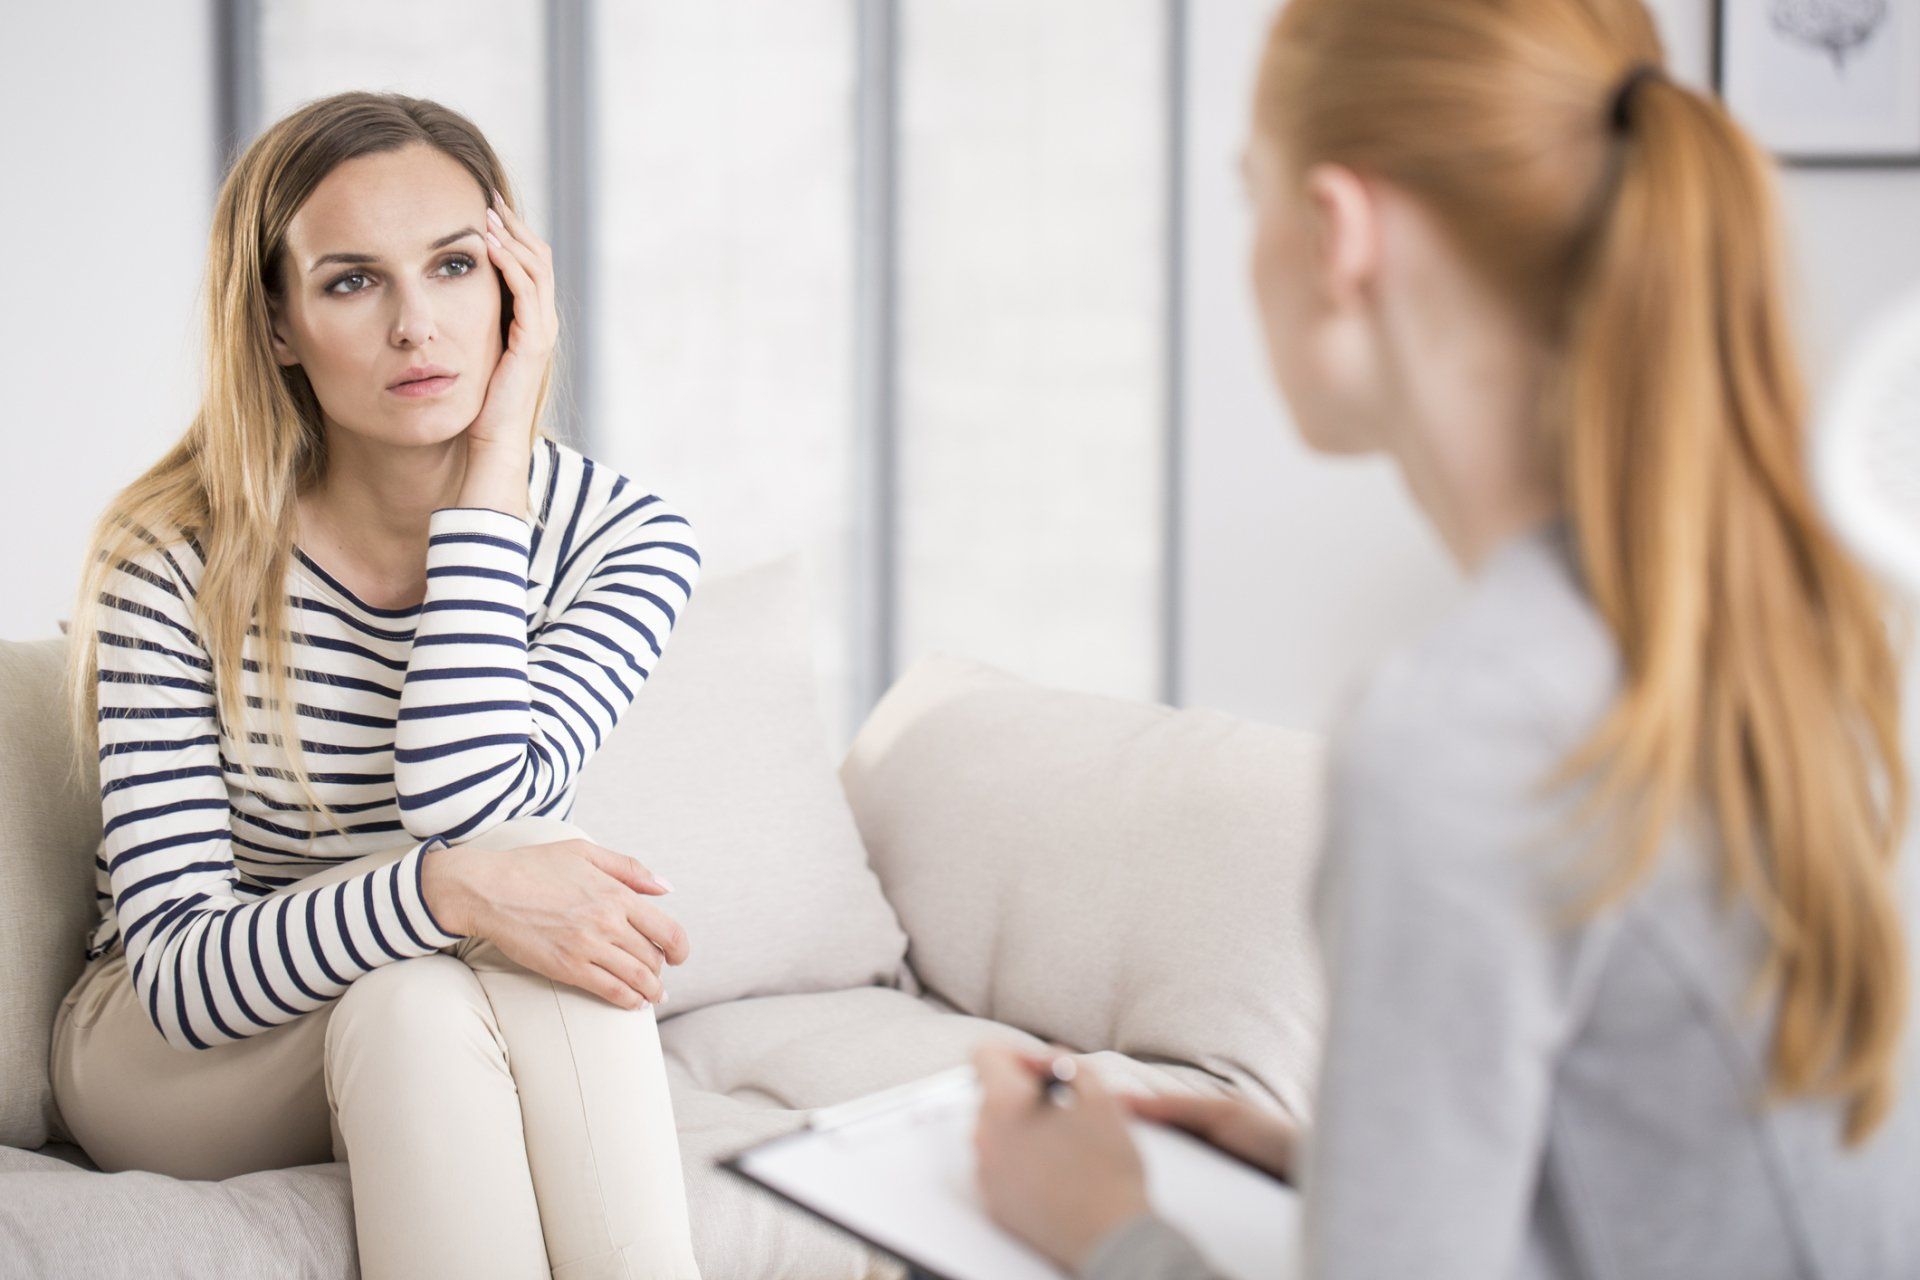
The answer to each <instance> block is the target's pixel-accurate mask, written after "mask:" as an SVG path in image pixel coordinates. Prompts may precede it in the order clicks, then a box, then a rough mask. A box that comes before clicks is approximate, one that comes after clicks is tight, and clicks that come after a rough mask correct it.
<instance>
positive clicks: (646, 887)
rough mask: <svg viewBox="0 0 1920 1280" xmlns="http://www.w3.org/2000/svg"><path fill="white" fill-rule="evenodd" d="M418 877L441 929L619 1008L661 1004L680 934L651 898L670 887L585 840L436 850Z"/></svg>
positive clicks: (677, 957)
mask: <svg viewBox="0 0 1920 1280" xmlns="http://www.w3.org/2000/svg"><path fill="white" fill-rule="evenodd" d="M421 880H422V891H423V894H424V896H425V897H426V899H427V906H428V908H429V909H430V910H431V911H432V912H433V914H434V916H435V917H436V918H438V919H439V920H440V922H441V923H442V924H443V925H444V926H445V927H446V928H447V930H448V931H449V932H452V933H461V934H467V935H469V936H477V937H481V938H485V939H487V940H488V941H489V942H492V943H493V944H494V946H496V947H498V948H499V949H500V951H501V952H502V953H503V954H504V955H506V956H507V957H508V958H509V959H511V960H513V961H514V962H515V963H517V964H519V965H521V966H522V967H523V968H526V969H530V970H532V971H533V972H535V973H538V974H542V975H544V976H546V977H549V978H552V979H554V980H555V981H557V982H565V983H567V984H569V985H570V986H575V987H579V988H580V989H581V990H583V991H589V992H592V993H593V994H595V995H598V996H600V997H602V998H603V999H605V1000H607V1001H608V1002H609V1003H612V1004H617V1005H619V1006H621V1007H622V1008H628V1009H633V1008H638V1007H639V1006H640V1005H641V1003H643V1002H645V1003H650V1004H659V1003H662V1002H663V1001H664V1000H665V999H666V988H665V987H664V986H663V985H662V981H661V977H662V972H661V971H662V969H663V968H664V967H665V966H666V965H669V964H681V963H684V962H685V960H686V958H687V955H688V948H687V935H686V930H684V929H682V928H681V927H680V925H679V923H678V922H677V921H675V920H674V919H673V917H671V916H669V915H668V914H667V913H666V912H665V911H662V910H661V909H660V908H659V907H658V906H656V905H654V903H653V902H652V901H651V898H652V897H653V896H656V895H659V894H663V893H666V892H667V891H668V886H667V885H666V884H664V883H662V882H661V881H660V880H659V879H658V878H656V877H655V876H654V874H653V873H652V872H651V871H649V870H648V869H647V868H646V867H645V866H642V865H641V863H640V862H639V860H638V859H636V858H633V857H630V856H628V855H627V854H624V853H616V852H614V851H613V850H611V849H607V848H603V847H602V846H600V845H597V844H594V843H593V842H592V841H589V840H555V841H551V842H549V843H546V844H534V845H523V846H521V847H520V848H516V849H475V848H470V847H465V846H461V845H453V846H450V847H448V848H445V849H436V850H434V851H432V852H430V853H428V854H427V855H426V863H425V865H424V866H423V867H422V869H421Z"/></svg>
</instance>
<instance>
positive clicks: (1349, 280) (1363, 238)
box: [1305, 163, 1380, 310]
mask: <svg viewBox="0 0 1920 1280" xmlns="http://www.w3.org/2000/svg"><path fill="white" fill-rule="evenodd" d="M1305 191H1306V197H1307V207H1308V209H1309V210H1310V217H1311V219H1312V227H1313V249H1314V254H1313V258H1314V275H1315V284H1316V286H1317V287H1318V290H1319V292H1320V294H1321V297H1322V299H1323V301H1325V302H1326V303H1327V304H1328V305H1329V306H1330V307H1332V308H1334V309H1336V310H1345V309H1348V308H1350V307H1354V306H1357V305H1359V303H1360V301H1361V299H1362V297H1363V296H1364V295H1365V293H1366V292H1367V290H1368V289H1369V288H1370V287H1371V286H1372V283H1373V277H1374V274H1375V272H1377V271H1378V269H1379V265H1380V217H1379V207H1378V205H1377V204H1376V202H1375V199H1374V194H1373V192H1372V190H1371V189H1369V188H1368V186H1367V184H1366V182H1365V181H1364V180H1363V179H1362V178H1361V177H1360V175H1359V174H1357V173H1355V172H1354V171H1353V170H1352V169H1349V168H1347V167H1346V166H1345V165H1339V164H1330V163H1322V164H1316V165H1314V166H1313V167H1312V168H1311V169H1309V170H1308V171H1307V175H1306V182H1305Z"/></svg>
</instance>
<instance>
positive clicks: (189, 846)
mask: <svg viewBox="0 0 1920 1280" xmlns="http://www.w3.org/2000/svg"><path fill="white" fill-rule="evenodd" d="M191 599H192V591H191V588H190V587H189V585H188V584H187V582H186V579H185V578H184V576H183V575H182V574H181V573H180V571H179V568H178V564H177V562H176V561H175V560H174V558H173V557H172V555H171V553H169V552H167V551H166V550H164V549H161V548H158V547H156V548H155V549H154V550H153V551H152V552H149V553H147V554H144V555H142V556H140V557H138V558H137V559H136V560H134V561H127V560H122V561H120V562H119V563H118V564H117V565H116V567H115V569H114V570H113V571H112V572H111V573H109V575H108V577H107V580H106V585H105V586H104V587H103V589H102V591H101V594H100V601H101V603H102V605H103V606H104V608H103V610H102V613H101V619H102V621H101V624H100V628H99V629H98V630H97V631H96V632H95V637H96V640H97V653H98V675H97V689H98V694H99V710H98V712H97V724H98V726H99V735H100V805H101V821H102V828H103V845H102V850H101V857H102V858H103V860H104V862H105V864H106V871H107V878H108V884H109V888H110V891H111V894H112V897H113V910H114V914H115V917H116V919H117V920H118V923H119V932H120V936H121V940H122V944H123V946H124V947H125V950H126V954H127V962H128V971H129V973H130V975H131V977H132V980H133V985H134V990H135V992H136V993H137V995H138V997H139V999H140V1003H141V1004H142V1005H143V1006H144V1007H145V1008H146V1010H147V1015H148V1017H149V1018H151V1019H152V1021H153V1025H154V1027H155V1029H156V1030H158V1031H159V1033H160V1034H161V1036H163V1037H164V1038H165V1039H166V1041H167V1043H168V1044H171V1045H173V1046H174V1047H175V1048H179V1049H205V1048H210V1047H212V1046H213V1045H216V1044H222V1043H227V1042H230V1041H234V1040H239V1039H243V1038H245V1037H247V1036H251V1035H255V1034H258V1033H259V1032H262V1031H266V1030H268V1029H270V1028H272V1027H275V1026H278V1025H280V1024H282V1023H286V1022H291V1021H292V1020H293V1019H295V1018H297V1017H299V1016H300V1015H301V1014H303V1013H308V1012H311V1011H312V1010H314V1009H316V1008H319V1007H320V1006H322V1005H324V1004H326V1003H327V1002H328V1001H329V1000H332V999H334V998H335V997H337V996H339V995H340V994H341V993H342V992H344V991H345V990H346V989H347V987H348V985H349V984H351V983H352V982H353V981H354V979H356V978H358V977H361V976H362V975H364V974H366V973H368V972H369V971H371V970H372V969H375V968H377V967H379V966H381V965H385V964H388V963H390V962H392V961H395V960H404V959H409V958H412V957H415V956H424V955H428V954H431V953H432V952H434V951H436V950H438V949H440V948H441V947H444V946H449V945H451V944H453V943H455V942H458V941H459V940H460V939H461V937H462V935H460V934H456V933H449V932H447V931H446V930H444V929H442V928H441V927H440V926H439V924H438V923H437V922H436V921H435V920H434V918H433V913H432V912H430V911H429V910H428V909H427V904H426V900H425V898H423V897H422V896H421V879H420V876H421V870H422V867H421V859H422V858H423V857H424V856H425V854H426V852H427V851H428V850H430V849H433V848H435V847H439V846H440V845H443V844H444V843H445V842H444V841H428V842H426V843H423V844H420V845H417V846H415V847H414V848H412V849H410V850H408V851H407V853H406V854H405V855H404V856H402V857H401V858H400V859H399V860H398V861H395V862H392V863H389V864H387V865H386V866H383V867H380V868H377V869H376V870H373V871H370V872H366V873H364V874H362V875H359V876H355V877H352V878H349V879H346V880H341V881H337V882H335V883H332V884H328V885H324V886H321V887H319V888H315V889H309V890H300V891H286V892H282V893H278V894H275V895H272V896H270V897H266V898H261V899H258V900H254V901H245V902H243V901H242V900H241V899H240V897H239V896H237V894H236V892H235V886H236V883H237V879H238V876H237V872H236V870H235V866H234V860H233V847H232V843H231V832H230V829H229V826H228V821H229V819H228V807H227V806H228V797H227V785H226V769H225V758H224V755H223V753H222V751H221V747H220V735H219V729H218V720H217V716H216V712H215V706H214V688H213V664H212V662H211V660H210V659H209V658H208V656H207V653H206V650H205V649H204V648H203V647H202V645H201V641H200V637H199V635H198V633H197V632H196V630H195V623H194V617H193V610H192V608H191V605H190V601H191Z"/></svg>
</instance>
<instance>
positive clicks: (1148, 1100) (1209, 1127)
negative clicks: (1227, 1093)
mask: <svg viewBox="0 0 1920 1280" xmlns="http://www.w3.org/2000/svg"><path fill="white" fill-rule="evenodd" d="M1122 1101H1123V1103H1124V1104H1125V1105H1126V1107H1127V1109H1128V1110H1129V1111H1132V1112H1133V1113H1134V1114H1135V1115H1137V1116H1139V1117H1140V1118H1141V1119H1143V1120H1157V1121H1159V1122H1161V1123H1162V1124H1171V1125H1176V1126H1178V1127H1179V1128H1182V1129H1186V1130H1188V1131H1190V1132H1192V1133H1195V1134H1198V1135H1199V1136H1201V1137H1203V1138H1206V1137H1211V1136H1212V1135H1213V1134H1214V1133H1215V1132H1216V1131H1217V1130H1218V1129H1219V1127H1220V1122H1221V1120H1222V1119H1223V1118H1224V1117H1225V1116H1226V1114H1227V1113H1228V1112H1229V1111H1230V1110H1231V1104H1230V1103H1228V1101H1227V1100H1226V1099H1225V1098H1200V1097H1193V1096H1191V1095H1188V1094H1178V1093H1150V1094H1137V1095H1127V1096H1125V1097H1124V1098H1123V1099H1122Z"/></svg>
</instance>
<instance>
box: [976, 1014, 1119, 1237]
mask: <svg viewBox="0 0 1920 1280" xmlns="http://www.w3.org/2000/svg"><path fill="white" fill-rule="evenodd" d="M1053 1057H1054V1055H1052V1054H1035V1053H1028V1052H1026V1051H1024V1050H1021V1049H1017V1048H1015V1047H1014V1046H1012V1045H1009V1044H1006V1043H1004V1042H991V1041H990V1042H988V1043H986V1044H982V1045H980V1046H979V1047H978V1048H977V1049H975V1050H974V1054H973V1065H974V1069H975V1070H976V1071H977V1072H978V1073H979V1076H980V1088H981V1101H980V1118H979V1122H978V1125H977V1127H976V1128H975V1130H974V1140H973V1141H974V1151H975V1154H976V1156H977V1158H978V1165H977V1169H976V1176H977V1178H978V1181H979V1185H980V1190H981V1193H982V1195H983V1196H984V1198H985V1200H986V1204H987V1212H988V1214H989V1215H990V1216H991V1217H992V1218H993V1220H994V1221H995V1222H997V1223H999V1224H1000V1225H1001V1226H1002V1227H1004V1228H1005V1229H1006V1230H1008V1231H1010V1232H1012V1233H1013V1234H1014V1235H1016V1236H1018V1237H1020V1238H1021V1239H1022V1240H1025V1241H1026V1242H1027V1243H1028V1244H1030V1245H1032V1246H1033V1247H1034V1248H1035V1249H1037V1250H1039V1251H1040V1252H1041V1253H1043V1254H1045V1255H1046V1256H1047V1257H1048V1258H1050V1259H1051V1260H1052V1261H1053V1262H1054V1263H1056V1264H1057V1265H1059V1266H1061V1267H1063V1268H1065V1269H1066V1270H1067V1271H1069V1272H1073V1273H1078V1272H1079V1270H1080V1269H1081V1267H1082V1266H1083V1265H1084V1264H1085V1262H1086V1261H1087V1259H1088V1258H1089V1257H1090V1256H1091V1255H1092V1253H1093V1250H1094V1248H1095V1247H1096V1246H1097V1245H1098V1244H1099V1243H1100V1241H1101V1240H1102V1239H1104V1238H1105V1237H1106V1235H1107V1233H1108V1232H1110V1231H1112V1230H1113V1229H1114V1228H1116V1227H1118V1226H1119V1225H1120V1224H1122V1223H1124V1222H1126V1221H1127V1220H1128V1219H1129V1218H1132V1217H1134V1216H1135V1215H1136V1214H1140V1213H1143V1212H1145V1211H1146V1210H1147V1208H1148V1204H1147V1188H1146V1174H1145V1170H1144V1169H1143V1168H1142V1167H1141V1164H1140V1154H1139V1152H1138V1151H1136V1150H1135V1149H1134V1145H1133V1139H1132V1137H1131V1136H1129V1135H1128V1133H1127V1128H1126V1120H1127V1112H1126V1109H1125V1108H1124V1107H1123V1106H1122V1105H1121V1102H1120V1099H1119V1098H1118V1097H1117V1096H1115V1095H1114V1094H1112V1093H1109V1092H1108V1091H1107V1089H1106V1086H1105V1085H1103V1084H1102V1083H1101V1082H1100V1080H1099V1079H1098V1078H1097V1077H1096V1076H1095V1075H1094V1073H1093V1071H1092V1070H1091V1069H1090V1068H1087V1067H1085V1066H1084V1065H1083V1066H1082V1067H1081V1069H1080V1072H1079V1074H1078V1075H1077V1076H1075V1078H1074V1081H1073V1086H1072V1087H1073V1091H1074V1095H1075V1096H1074V1099H1073V1104H1072V1105H1071V1106H1054V1105H1052V1104H1049V1103H1043V1102H1042V1101H1041V1100H1040V1088H1041V1081H1042V1080H1044V1079H1045V1078H1046V1076H1047V1072H1048V1065H1049V1064H1050V1063H1051V1062H1052V1060H1053Z"/></svg>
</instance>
